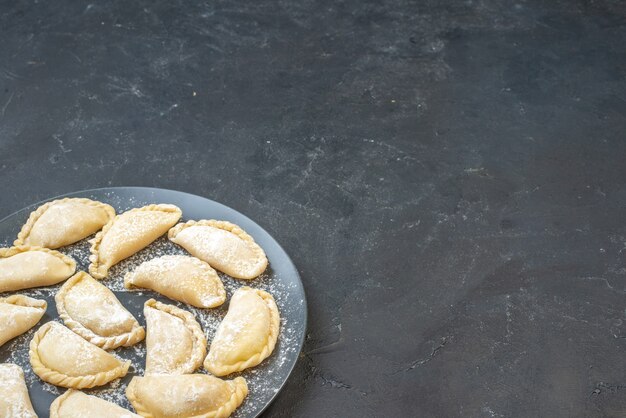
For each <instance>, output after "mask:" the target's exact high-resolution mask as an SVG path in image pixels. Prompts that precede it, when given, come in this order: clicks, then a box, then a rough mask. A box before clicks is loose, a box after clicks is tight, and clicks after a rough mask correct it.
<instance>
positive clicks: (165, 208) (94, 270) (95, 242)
mask: <svg viewBox="0 0 626 418" xmlns="http://www.w3.org/2000/svg"><path fill="white" fill-rule="evenodd" d="M153 210H158V211H161V212H169V213H174V212H177V213H179V215H180V216H182V214H183V212H182V211H181V210H180V208H179V207H178V206H175V205H171V204H168V203H154V204H151V205H147V206H143V207H140V208H133V209H130V210H127V211H126V212H123V213H120V214H118V215H116V216H115V217H114V218H113V219H111V220H110V221H109V222H108V223H107V224H106V225H104V226H103V227H102V230H100V232H98V233H97V234H96V236H95V237H94V238H93V239H92V240H90V241H89V242H90V243H91V248H90V252H91V255H90V256H89V261H90V262H91V264H89V274H91V276H92V277H93V278H95V279H104V278H105V277H107V275H108V274H109V268H108V267H105V266H103V265H100V253H99V249H100V243H101V242H102V239H103V238H104V236H105V235H106V233H107V232H109V230H110V229H111V227H112V226H113V224H114V223H115V221H116V220H117V219H118V218H119V217H120V216H121V215H124V214H126V213H130V212H141V211H153Z"/></svg>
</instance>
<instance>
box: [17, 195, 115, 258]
mask: <svg viewBox="0 0 626 418" xmlns="http://www.w3.org/2000/svg"><path fill="white" fill-rule="evenodd" d="M114 216H115V209H113V208H112V207H111V206H109V205H107V204H105V203H101V202H97V201H95V200H91V199H84V198H65V199H60V200H54V201H52V202H48V203H46V204H44V205H41V206H39V207H38V208H37V210H35V211H33V212H32V213H31V214H30V217H29V218H28V221H26V223H25V224H24V226H23V227H22V230H21V231H20V233H19V234H18V235H17V239H16V240H15V243H14V245H24V244H25V245H36V246H39V247H46V248H52V249H55V248H59V247H63V246H66V245H70V244H73V243H75V242H77V241H80V240H81V239H83V238H87V237H88V236H89V235H91V234H94V233H96V232H97V231H99V230H100V229H101V228H102V227H103V226H104V225H105V224H106V223H107V222H109V221H110V220H111V219H113V217H114Z"/></svg>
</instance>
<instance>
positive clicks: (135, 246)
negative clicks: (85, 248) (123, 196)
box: [89, 205, 182, 279]
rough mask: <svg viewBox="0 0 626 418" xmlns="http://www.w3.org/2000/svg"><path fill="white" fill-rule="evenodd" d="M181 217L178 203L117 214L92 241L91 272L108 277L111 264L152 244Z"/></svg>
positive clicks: (94, 275) (97, 276) (149, 206)
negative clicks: (176, 204)
mask: <svg viewBox="0 0 626 418" xmlns="http://www.w3.org/2000/svg"><path fill="white" fill-rule="evenodd" d="M181 216H182V212H181V210H180V209H179V208H178V207H176V206H174V205H148V206H144V207H142V208H136V209H131V210H129V211H128V212H124V213H122V214H121V215H117V216H116V217H115V218H113V219H112V220H111V221H110V222H109V223H108V224H106V225H105V226H104V228H102V231H100V232H98V234H96V237H95V238H94V239H93V240H91V256H90V257H89V261H91V265H90V266H89V273H91V275H92V276H93V277H95V278H96V279H102V278H105V277H106V276H107V274H108V273H109V268H111V266H113V265H115V264H117V263H119V262H120V261H122V260H124V259H125V258H128V257H130V256H131V255H133V254H135V253H136V252H138V251H140V250H142V249H144V248H145V247H147V246H148V245H150V244H151V243H152V242H153V241H154V240H156V239H157V238H159V237H160V236H161V235H163V234H164V233H165V232H167V230H168V229H169V228H171V227H172V225H174V224H175V223H176V222H178V220H179V219H180V217H181Z"/></svg>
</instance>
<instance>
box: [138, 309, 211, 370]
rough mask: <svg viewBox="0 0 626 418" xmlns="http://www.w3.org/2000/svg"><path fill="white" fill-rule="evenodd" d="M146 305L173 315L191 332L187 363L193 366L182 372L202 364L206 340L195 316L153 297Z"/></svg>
mask: <svg viewBox="0 0 626 418" xmlns="http://www.w3.org/2000/svg"><path fill="white" fill-rule="evenodd" d="M146 306H149V307H151V308H153V309H157V310H159V311H163V312H165V313H168V314H170V315H173V316H175V317H176V318H179V319H181V320H182V321H183V323H184V324H185V326H186V327H187V329H188V330H189V331H191V334H192V336H193V340H194V341H193V343H194V345H193V350H192V353H191V356H190V357H189V362H188V363H189V367H193V368H192V369H189V372H187V373H183V374H189V373H193V372H194V371H195V370H197V369H198V368H199V367H200V366H202V360H203V359H204V357H205V356H206V354H207V348H206V346H207V340H206V337H205V336H204V332H203V331H202V328H201V327H200V324H199V323H198V321H197V320H196V317H195V316H194V315H193V314H192V313H191V312H188V311H185V310H184V309H181V308H179V307H176V306H174V305H167V304H165V303H161V302H158V301H156V300H155V299H149V300H147V301H146V303H144V308H145V307H146ZM144 316H145V315H144ZM146 356H147V353H146Z"/></svg>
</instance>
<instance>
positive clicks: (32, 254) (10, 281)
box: [0, 245, 76, 293]
mask: <svg viewBox="0 0 626 418" xmlns="http://www.w3.org/2000/svg"><path fill="white" fill-rule="evenodd" d="M74 271H76V262H75V261H74V260H73V259H72V258H70V257H68V256H66V255H64V254H61V253H60V252H58V251H54V250H49V249H47V248H41V247H30V246H28V245H20V246H17V247H11V248H0V293H2V292H10V291H13V290H20V289H28V288H30V287H40V286H50V285H53V284H57V283H59V282H62V281H63V280H65V279H67V278H68V277H70V276H71V275H72V274H74Z"/></svg>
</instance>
